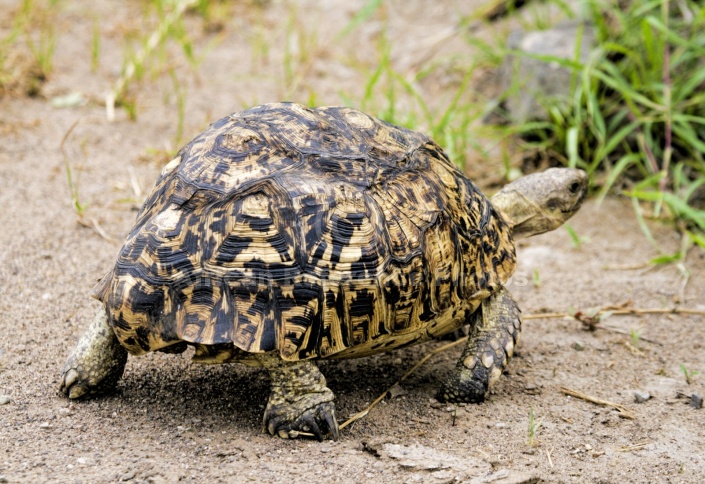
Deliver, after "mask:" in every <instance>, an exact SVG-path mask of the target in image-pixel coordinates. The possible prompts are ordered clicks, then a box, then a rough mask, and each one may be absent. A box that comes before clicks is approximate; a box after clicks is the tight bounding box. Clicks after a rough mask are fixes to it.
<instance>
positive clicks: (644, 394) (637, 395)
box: [634, 391, 651, 403]
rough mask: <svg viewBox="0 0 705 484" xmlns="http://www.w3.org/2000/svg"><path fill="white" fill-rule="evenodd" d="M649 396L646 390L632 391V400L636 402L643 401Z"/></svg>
mask: <svg viewBox="0 0 705 484" xmlns="http://www.w3.org/2000/svg"><path fill="white" fill-rule="evenodd" d="M650 398H651V394H649V393H648V392H642V391H636V392H634V401H635V402H636V403H644V402H645V401H647V400H649V399H650Z"/></svg>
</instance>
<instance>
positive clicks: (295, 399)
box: [257, 352, 338, 441]
mask: <svg viewBox="0 0 705 484" xmlns="http://www.w3.org/2000/svg"><path fill="white" fill-rule="evenodd" d="M257 360H259V362H260V363H261V364H262V366H264V367H265V368H267V370H269V376H270V377H271V380H272V392H271V394H270V395H269V401H268V402H267V408H266V409H265V411H264V419H263V424H264V428H265V429H266V430H267V431H268V432H269V433H270V434H272V435H278V436H279V437H281V438H284V439H289V438H292V439H293V438H296V437H297V436H298V435H299V433H300V432H307V433H311V434H313V435H314V436H315V437H316V438H317V439H318V440H319V441H322V440H323V438H324V437H325V436H326V435H329V434H330V435H331V436H332V437H333V440H338V422H337V421H336V420H335V405H334V404H333V398H334V396H333V392H332V391H331V390H330V389H329V388H328V387H327V386H326V379H325V377H324V376H323V375H322V374H321V372H320V371H319V370H318V367H317V366H316V365H314V364H313V363H311V362H310V361H284V360H282V359H281V357H280V356H279V354H278V352H274V353H260V354H258V355H257Z"/></svg>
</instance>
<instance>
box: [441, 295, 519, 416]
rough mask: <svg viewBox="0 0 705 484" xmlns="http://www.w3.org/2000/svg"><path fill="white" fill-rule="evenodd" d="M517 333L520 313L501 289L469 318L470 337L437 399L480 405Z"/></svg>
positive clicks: (506, 360) (511, 347) (508, 357)
mask: <svg viewBox="0 0 705 484" xmlns="http://www.w3.org/2000/svg"><path fill="white" fill-rule="evenodd" d="M520 332H521V310H520V309H519V306H517V303H516V302H514V299H512V296H511V294H510V293H509V291H507V290H506V289H505V288H500V289H499V290H498V291H497V292H495V293H494V294H493V295H492V296H490V297H489V298H487V299H485V300H484V301H483V302H482V306H481V308H478V310H477V311H475V313H473V314H472V315H471V316H470V338H469V339H468V343H467V346H466V347H465V350H464V351H463V354H462V355H461V356H460V359H459V360H458V363H457V365H456V366H455V369H454V371H453V374H452V375H451V376H450V378H448V379H447V380H446V381H445V382H444V383H443V385H442V386H441V389H440V391H439V392H438V396H437V398H438V400H440V401H445V402H465V403H480V402H482V401H484V400H485V397H486V396H487V394H488V393H489V391H490V389H491V388H492V386H493V385H494V384H495V383H496V382H497V380H499V377H500V376H501V375H502V371H503V370H504V368H505V367H506V366H507V364H508V363H509V359H510V358H511V357H512V354H513V353H514V348H515V347H516V345H517V343H518V342H519V333H520Z"/></svg>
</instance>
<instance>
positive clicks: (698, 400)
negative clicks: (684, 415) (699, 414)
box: [690, 393, 703, 409]
mask: <svg viewBox="0 0 705 484" xmlns="http://www.w3.org/2000/svg"><path fill="white" fill-rule="evenodd" d="M690 406H691V407H693V408H696V409H697V408H703V397H701V396H700V395H698V394H697V393H693V394H692V395H691V396H690Z"/></svg>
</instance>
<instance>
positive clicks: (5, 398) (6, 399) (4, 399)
mask: <svg viewBox="0 0 705 484" xmlns="http://www.w3.org/2000/svg"><path fill="white" fill-rule="evenodd" d="M11 401H12V398H11V397H10V395H0V405H7V404H8V403H10V402H11Z"/></svg>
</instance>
